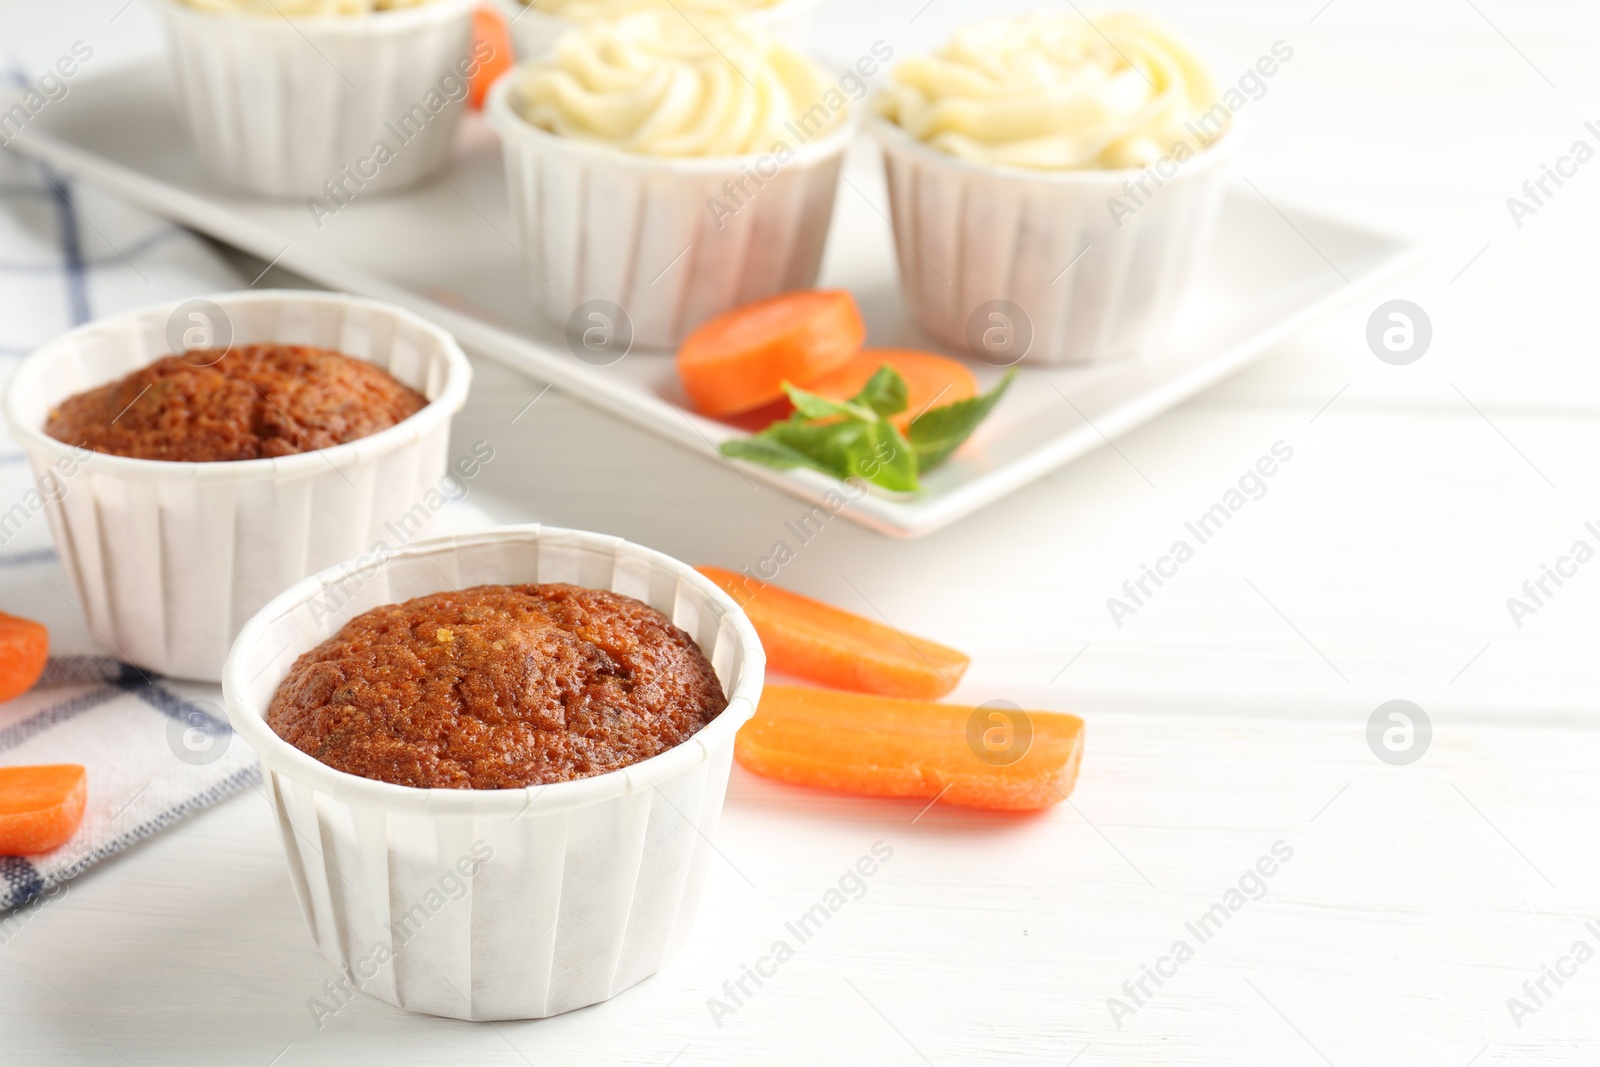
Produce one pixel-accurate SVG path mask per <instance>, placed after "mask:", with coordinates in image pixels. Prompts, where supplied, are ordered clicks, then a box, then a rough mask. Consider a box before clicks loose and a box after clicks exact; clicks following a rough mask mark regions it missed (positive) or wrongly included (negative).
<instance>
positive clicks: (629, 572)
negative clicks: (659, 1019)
mask: <svg viewBox="0 0 1600 1067" xmlns="http://www.w3.org/2000/svg"><path fill="white" fill-rule="evenodd" d="M534 582H570V583H572V584H574V585H581V586H586V587H589V588H592V589H609V590H611V591H612V592H616V593H622V594H625V595H627V596H631V597H634V598H636V599H638V600H642V601H644V602H645V603H647V604H649V605H650V606H652V607H654V608H656V609H658V610H659V611H661V612H662V613H664V614H665V615H667V616H668V617H669V618H670V619H671V620H672V621H673V622H674V623H675V624H676V625H677V626H679V627H680V628H682V629H683V630H685V631H686V632H687V633H688V634H689V636H690V637H692V638H694V640H695V641H696V642H697V643H698V644H699V646H700V648H701V650H702V651H703V652H704V653H705V655H706V658H707V659H708V660H709V661H710V662H711V664H712V666H713V668H714V669H715V670H716V673H717V678H718V680H719V681H720V682H721V683H722V688H723V692H724V693H725V694H726V695H727V696H728V706H727V709H726V710H724V711H723V712H722V714H720V715H719V716H717V717H716V718H715V719H713V720H712V721H711V722H710V723H708V724H707V725H706V726H705V727H704V728H702V729H701V730H700V731H699V732H698V733H696V734H695V735H694V736H693V737H691V738H690V739H689V740H687V741H685V742H684V743H682V744H680V745H678V746H676V747H675V748H671V749H668V750H667V751H666V752H663V753H661V754H660V755H658V756H653V757H651V758H650V759H647V760H642V761H640V762H638V763H635V764H633V765H632V766H630V767H625V768H623V769H621V770H616V771H611V772H609V773H607V774H600V775H596V776H594V777H591V778H579V779H575V780H572V781H567V782H556V783H552V784H549V785H544V786H530V787H528V788H525V789H419V788H414V787H411V786H401V785H393V784H390V783H388V782H380V781H376V780H373V779H369V778H361V777H357V776H355V775H351V774H347V773H345V772H343V771H338V770H335V769H333V768H332V767H329V766H327V765H326V764H323V763H321V762H319V761H317V760H316V759H314V758H313V757H311V756H309V755H307V754H306V753H304V752H301V751H300V750H299V749H297V748H295V747H294V746H293V745H291V744H289V743H288V742H287V741H284V740H283V739H282V738H280V737H279V736H278V735H277V734H276V733H275V732H273V730H272V728H271V727H270V726H268V725H267V722H266V719H265V715H266V712H267V708H268V706H269V705H270V703H271V701H272V697H273V694H274V693H275V692H276V691H277V688H278V686H279V684H280V683H281V682H282V680H283V678H284V676H285V675H286V674H287V673H288V670H289V667H290V666H291V665H292V664H293V663H294V661H295V659H296V657H298V656H299V655H300V654H301V653H304V652H307V651H310V650H311V649H313V648H315V647H316V646H317V645H319V644H321V643H322V642H323V641H325V640H327V639H328V638H330V637H332V636H333V635H334V634H335V633H336V632H338V630H339V629H340V627H342V626H343V625H344V624H345V623H346V622H348V621H349V620H350V619H352V618H354V617H355V616H357V615H359V614H361V613H362V612H365V611H368V610H371V609H372V608H376V607H379V606H381V605H384V604H393V603H398V602H401V601H405V600H409V599H411V598H413V597H418V596H425V595H428V594H430V593H437V592H441V591H445V590H451V589H461V588H466V587H469V586H474V585H486V584H521V583H534ZM765 664H766V657H765V654H764V653H763V652H762V650H761V643H760V641H759V640H758V639H757V637H756V633H755V630H754V628H753V627H752V626H751V625H750V621H749V619H747V618H746V617H745V615H744V613H743V612H742V611H741V610H740V609H739V606H738V605H737V604H735V603H734V602H733V600H732V599H731V598H730V597H729V596H728V595H727V594H726V593H724V592H723V591H722V590H721V589H719V588H718V587H717V586H716V585H715V584H714V583H712V582H711V581H710V580H708V579H706V578H705V577H703V576H701V575H700V574H698V573H697V572H696V571H695V570H694V569H693V568H692V567H690V566H688V565H687V564H684V563H680V562H678V561H677V560H675V559H672V558H670V557H668V556H664V555H662V554H661V553H659V552H654V551H651V550H650V549H647V548H641V547H640V546H638V545H634V544H630V543H629V542H627V541H624V540H622V539H621V538H617V537H606V536H602V535H600V534H593V533H583V532H579V531H574V530H561V529H554V528H551V527H540V526H513V527H504V528H501V529H498V530H491V531H486V532H483V533H478V534H469V535H463V536H457V537H449V538H440V539H437V540H432V541H427V542H419V543H417V544H414V545H411V546H408V547H406V548H403V549H400V550H399V551H397V552H394V553H384V554H381V555H377V556H369V557H368V558H366V559H364V560H362V559H358V560H353V561H351V562H350V563H348V564H346V565H344V566H341V567H336V568H333V569H331V570H328V571H326V572H324V573H322V574H319V575H317V576H316V577H314V578H310V579H307V580H306V581H303V582H301V583H300V584H298V585H296V586H295V587H294V588H292V589H290V590H288V591H287V592H285V593H284V594H283V595H281V596H279V597H278V598H276V599H275V600H273V601H272V603H270V604H268V605H267V606H266V607H265V608H264V609H262V611H261V613H260V614H258V615H257V616H256V617H255V618H253V619H251V620H250V622H249V623H248V624H247V625H246V626H245V628H244V630H243V632H242V633H240V635H239V639H238V641H237V642H236V643H235V645H234V648H233V654H232V655H231V656H229V658H228V663H227V666H226V668H225V669H224V671H223V678H222V691H223V695H224V700H225V702H226V704H227V708H228V717H229V719H230V721H231V722H232V723H233V727H234V729H235V730H237V731H238V732H239V735H240V736H241V737H243V738H244V740H245V741H246V742H247V743H248V744H249V745H250V746H251V747H252V748H254V749H255V750H256V752H257V753H258V754H259V755H260V757H261V766H262V769H263V771H264V772H265V773H264V775H263V777H264V779H265V781H266V784H267V791H268V793H269V795H270V798H271V801H272V804H273V808H274V810H275V813H276V815H277V819H278V824H279V827H280V828H281V829H282V832H283V844H284V849H285V851H286V852H287V853H288V858H289V871H290V875H291V880H292V881H293V883H294V887H295V892H296V894H297V895H298V896H299V898H300V904H301V907H302V908H303V909H304V911H305V916H306V920H307V922H308V923H309V925H310V926H311V931H312V934H313V936H314V937H315V938H316V942H317V945H318V947H319V948H320V949H321V950H322V952H323V954H324V955H325V956H326V957H327V958H328V960H329V961H330V962H331V963H333V965H334V966H335V967H338V968H339V969H340V970H341V971H343V972H346V973H347V974H348V975H349V976H350V980H351V982H352V983H353V984H354V985H356V986H357V987H359V988H360V989H362V990H363V991H365V992H367V993H370V994H372V995H373V996H375V997H378V998H379V999H381V1000H385V1001H388V1002H389V1003H391V1004H395V1005H398V1006H399V1007H402V1008H405V1009H407V1010H410V1011H420V1012H426V1013H428V1014H431V1015H444V1016H449V1017H451V1018H456V1019H486V1020H495V1019H532V1018H543V1017H545V1016H548V1015H555V1014H558V1013H560V1012H564V1011H571V1010H572V1009H573V1008H581V1007H583V1006H584V1005H586V1004H594V1003H596V1002H598V1001H602V1000H607V999H609V998H611V997H613V996H615V995H616V994H618V993H620V992H621V991H622V990H624V989H627V988H628V987H629V986H631V985H633V984H634V983H636V982H638V981H639V980H641V979H643V978H645V977H648V976H649V975H651V974H654V973H655V972H656V971H657V970H659V969H660V968H661V966H662V964H663V963H665V962H666V960H667V958H668V956H670V955H671V953H672V952H673V951H674V950H675V949H676V948H677V947H678V946H679V945H680V944H681V943H682V941H683V940H684V938H685V936H686V935H687V934H688V931H689V926H690V923H691V922H692V920H693V918H694V913H695V909H696V905H697V903H698V900H699V896H700V888H701V884H702V882H703V881H704V879H705V870H706V866H707V863H708V861H709V859H710V857H711V853H712V850H713V848H714V846H713V844H712V839H713V837H714V835H715V832H716V824H717V820H718V817H719V815H720V813H721V810H722V800H723V794H724V793H725V792H726V789H727V784H728V771H729V766H730V761H731V760H732V757H733V739H734V734H736V733H737V732H738V730H739V727H740V726H741V725H743V724H744V723H745V722H746V721H747V720H748V719H749V718H750V716H751V715H752V714H754V713H755V708H756V703H757V701H758V700H759V699H760V696H761V682H762V673H763V670H764V668H765ZM334 1007H335V1008H336V1007H337V1005H334Z"/></svg>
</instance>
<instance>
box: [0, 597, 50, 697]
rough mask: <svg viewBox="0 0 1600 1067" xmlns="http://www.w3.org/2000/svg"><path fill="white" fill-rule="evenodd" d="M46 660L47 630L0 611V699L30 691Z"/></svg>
mask: <svg viewBox="0 0 1600 1067" xmlns="http://www.w3.org/2000/svg"><path fill="white" fill-rule="evenodd" d="M49 658H50V631H49V630H46V629H45V628H44V626H43V625H42V624H41V623H37V622H34V621H33V620H32V619H23V618H19V617H17V616H15V615H6V614H4V613H3V612H0V700H10V699H11V698H13V697H19V696H21V695H22V694H23V693H26V692H27V691H28V690H29V689H32V688H33V683H34V682H37V681H38V680H39V675H41V674H43V673H44V665H45V661H46V660H48V659H49Z"/></svg>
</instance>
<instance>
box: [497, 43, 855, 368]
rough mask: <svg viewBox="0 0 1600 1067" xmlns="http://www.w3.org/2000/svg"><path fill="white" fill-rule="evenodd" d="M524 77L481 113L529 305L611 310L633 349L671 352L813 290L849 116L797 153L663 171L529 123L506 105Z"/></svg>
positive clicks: (509, 82)
mask: <svg viewBox="0 0 1600 1067" xmlns="http://www.w3.org/2000/svg"><path fill="white" fill-rule="evenodd" d="M516 77H517V73H516V72H515V71H512V72H509V73H508V74H506V75H505V76H503V77H502V78H501V79H500V80H499V81H497V82H496V83H495V85H494V88H493V89H491V90H490V93H489V100H488V104H487V107H486V113H487V114H488V116H489V118H490V121H491V122H492V123H493V124H494V126H495V128H496V129H497V130H499V132H500V135H501V140H502V145H503V151H504V157H505V166H506V182H507V186H508V188H507V192H508V195H509V197H510V202H511V214H512V221H513V227H514V231H515V234H516V239H517V241H518V245H519V248H520V250H521V252H522V255H523V257H524V258H525V259H526V260H527V262H528V264H529V265H530V266H529V272H528V273H529V278H530V284H531V287H532V294H533V301H534V303H535V305H536V306H537V307H538V308H539V309H540V310H541V311H542V313H543V314H544V315H545V317H546V318H547V319H549V320H550V321H551V322H553V323H555V324H558V325H564V324H567V323H568V319H569V317H570V316H571V315H572V313H573V312H574V311H575V310H576V309H577V308H578V307H579V306H580V305H583V304H585V303H587V302H589V301H593V300H603V301H608V302H609V303H611V304H613V305H615V306H616V307H618V308H621V309H622V311H623V312H624V313H625V314H626V316H627V320H628V322H629V324H630V325H631V331H632V338H633V343H634V344H635V345H637V346H639V347H644V348H673V347H675V346H676V345H677V344H678V343H679V342H680V341H682V340H683V338H684V337H685V336H686V335H687V334H688V333H689V331H691V330H693V329H694V327H696V326H698V325H700V324H701V323H702V322H704V321H705V320H707V319H709V318H711V317H712V316H714V315H718V314H720V313H722V312H724V311H728V310H731V309H733V308H735V307H738V306H740V305H741V304H746V303H749V302H750V301H752V300H759V299H761V298H763V297H767V296H772V295H775V294H777V293H781V292H787V291H789V290H793V289H804V288H809V287H810V286H811V285H813V284H814V283H815V282H816V278H817V273H818V271H819V270H820V269H821V266H822V253H823V248H824V245H825V243H826V240H827V234H828V226H829V222H830V220H831V219H832V216H833V204H834V198H835V194H836V193H837V191H838V185H839V169H840V166H841V164H842V163H843V160H844V153H845V150H846V149H847V148H848V147H849V143H850V140H851V138H852V137H853V136H854V134H855V121H854V113H853V110H852V111H847V112H846V113H844V114H842V115H839V116H838V118H837V121H836V123H835V125H834V126H833V127H831V128H829V129H827V130H826V131H825V132H822V133H820V134H816V135H814V136H811V137H809V138H808V137H807V136H806V135H807V134H808V133H813V134H815V131H813V130H810V129H808V128H802V127H796V128H795V129H793V130H792V131H790V136H789V137H788V138H787V139H786V141H785V143H786V145H787V146H788V149H789V153H791V154H787V155H786V154H785V153H784V152H781V151H779V152H769V153H766V154H762V155H755V156H732V157H722V158H683V159H662V158H655V157H648V156H641V155H636V154H633V153H627V152H622V151H619V150H616V149H613V148H610V147H608V146H604V145H598V144H593V143H589V142H584V141H581V140H578V139H576V138H567V137H559V136H557V135H555V134H552V133H549V132H547V131H545V130H541V129H539V128H537V127H535V126H533V125H531V124H529V123H528V122H526V121H525V120H524V119H523V118H522V117H521V116H520V115H518V114H517V113H516V111H515V110H514V109H513V107H512V105H511V98H512V93H513V90H514V88H515V82H516Z"/></svg>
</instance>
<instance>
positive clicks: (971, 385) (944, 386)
mask: <svg viewBox="0 0 1600 1067" xmlns="http://www.w3.org/2000/svg"><path fill="white" fill-rule="evenodd" d="M886 363H887V364H888V365H889V366H891V367H893V368H894V369H895V370H896V371H898V372H899V373H900V377H902V378H904V379H905V383H906V394H907V395H906V409H905V411H903V412H901V413H900V414H899V415H896V416H894V418H893V419H891V420H890V421H892V422H893V423H894V424H895V425H896V426H898V427H899V428H900V430H901V432H904V431H905V430H906V429H907V428H908V427H910V425H911V420H912V419H914V418H916V417H917V416H918V415H920V414H922V413H923V412H924V411H926V410H927V409H929V408H931V407H943V406H944V405H945V404H954V403H955V402H956V401H957V400H966V399H967V398H968V397H974V396H977V395H978V379H977V378H975V377H974V376H973V374H972V371H970V370H968V369H967V365H966V364H965V363H962V362H961V361H960V360H955V359H950V358H949V357H947V356H936V355H934V354H933V353H932V352H918V351H916V350H915V349H911V348H863V349H862V350H861V351H860V352H857V353H856V354H855V355H853V356H851V357H850V360H849V362H847V363H845V364H844V365H842V366H839V367H836V368H834V369H833V370H831V371H829V372H828V373H827V374H824V375H823V376H822V377H820V378H817V379H815V380H814V381H805V382H796V383H795V384H796V385H798V386H800V387H801V388H803V389H805V390H806V391H807V392H810V393H816V394H817V395H818V396H825V397H827V398H828V399H829V400H839V401H845V400H849V399H850V398H851V397H853V396H855V395H856V394H857V393H859V392H861V388H862V386H864V385H866V384H867V380H868V379H869V378H871V377H872V376H873V375H874V374H876V373H878V368H880V367H882V366H883V365H884V364H886Z"/></svg>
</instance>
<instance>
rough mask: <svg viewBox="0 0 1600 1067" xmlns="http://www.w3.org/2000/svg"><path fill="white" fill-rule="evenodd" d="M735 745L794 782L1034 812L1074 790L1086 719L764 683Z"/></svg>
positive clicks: (749, 762)
mask: <svg viewBox="0 0 1600 1067" xmlns="http://www.w3.org/2000/svg"><path fill="white" fill-rule="evenodd" d="M733 751H734V755H735V756H737V757H738V759H739V762H740V763H741V764H742V765H743V766H744V767H745V768H746V769H747V770H750V771H754V772H755V773H756V774H760V775H764V776H766V777H768V778H776V779H778V780H779V781H784V782H791V783H793V784H795V785H807V786H814V787H817V788H822V789H839V790H843V791H845V792H848V793H861V794H864V795H866V796H873V797H920V798H925V799H928V800H932V799H934V798H935V797H937V798H939V800H940V802H941V803H947V804H955V805H958V806H961V807H968V808H989V809H991V810H996V811H1033V810H1037V809H1039V808H1047V807H1049V806H1050V805H1052V804H1056V803H1059V802H1060V801H1062V800H1064V799H1066V797H1067V795H1068V794H1069V793H1071V792H1072V787H1073V784H1074V783H1075V782H1076V781H1077V777H1078V764H1079V761H1080V760H1081V759H1082V756H1083V720H1082V719H1080V718H1078V717H1077V716H1076V715H1065V714H1062V713H1060V712H1054V711H1021V710H1020V709H1017V708H1014V707H1012V706H1009V705H1006V706H1003V707H1001V706H995V707H991V706H989V705H983V706H980V707H975V708H974V707H962V706H960V705H956V704H933V703H929V702H927V701H921V700H894V699H890V698H887V697H877V696H866V695H863V694H860V693H841V692H838V691H836V690H830V689H801V688H799V687H796V686H789V685H769V686H767V688H766V689H765V690H764V691H763V692H762V694H761V706H760V707H759V708H758V709H757V710H756V714H755V717H754V718H752V719H751V720H750V721H749V722H747V723H745V725H744V726H743V727H741V728H740V730H739V735H738V738H737V739H736V740H735V741H734V749H733Z"/></svg>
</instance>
